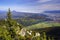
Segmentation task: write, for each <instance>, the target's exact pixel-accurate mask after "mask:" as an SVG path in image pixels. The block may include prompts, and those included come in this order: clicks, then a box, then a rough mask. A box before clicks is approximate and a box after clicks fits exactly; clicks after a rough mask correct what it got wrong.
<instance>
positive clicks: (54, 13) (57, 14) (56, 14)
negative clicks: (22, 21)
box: [0, 10, 60, 20]
mask: <svg viewBox="0 0 60 40" xmlns="http://www.w3.org/2000/svg"><path fill="white" fill-rule="evenodd" d="M11 13H12V18H24V17H27V18H35V19H41V17H44V18H48V19H49V20H50V19H53V20H54V18H56V19H58V20H60V10H51V11H45V12H44V13H27V12H17V11H15V10H13V11H12V12H11ZM6 15H7V11H3V10H2V11H1V10H0V19H2V18H3V19H4V18H6Z"/></svg>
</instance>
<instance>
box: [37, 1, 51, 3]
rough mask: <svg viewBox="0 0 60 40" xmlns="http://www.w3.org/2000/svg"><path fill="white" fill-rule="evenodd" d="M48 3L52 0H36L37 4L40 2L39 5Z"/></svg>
mask: <svg viewBox="0 0 60 40" xmlns="http://www.w3.org/2000/svg"><path fill="white" fill-rule="evenodd" d="M48 1H52V0H38V2H40V3H43V2H48Z"/></svg>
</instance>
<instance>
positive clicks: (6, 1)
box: [0, 0, 60, 13]
mask: <svg viewBox="0 0 60 40" xmlns="http://www.w3.org/2000/svg"><path fill="white" fill-rule="evenodd" d="M8 8H11V10H15V11H19V12H32V13H42V12H44V11H47V10H60V0H0V10H7V9H8Z"/></svg>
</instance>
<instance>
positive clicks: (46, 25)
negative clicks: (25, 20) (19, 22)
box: [26, 22, 60, 29]
mask: <svg viewBox="0 0 60 40" xmlns="http://www.w3.org/2000/svg"><path fill="white" fill-rule="evenodd" d="M56 26H60V23H57V22H42V23H38V24H35V25H31V26H28V27H26V29H41V28H49V27H56Z"/></svg>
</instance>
